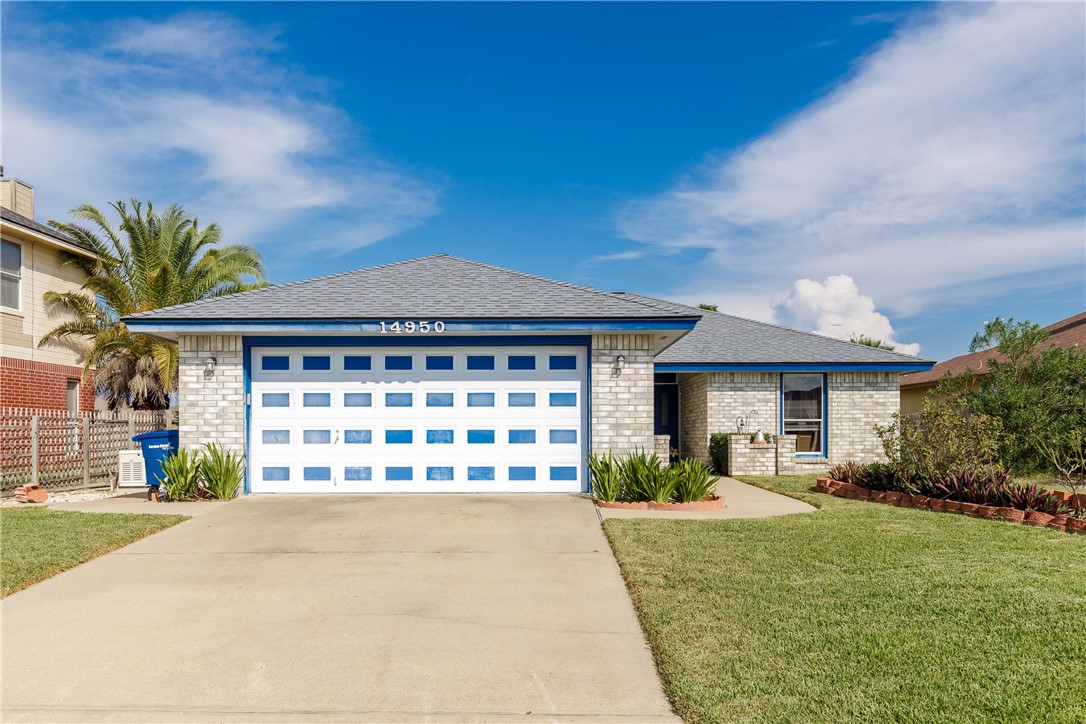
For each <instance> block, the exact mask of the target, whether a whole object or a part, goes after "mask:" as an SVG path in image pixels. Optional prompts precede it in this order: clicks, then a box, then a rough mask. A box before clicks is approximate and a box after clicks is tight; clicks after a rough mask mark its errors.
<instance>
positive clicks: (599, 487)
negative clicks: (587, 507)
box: [588, 452, 622, 503]
mask: <svg viewBox="0 0 1086 724" xmlns="http://www.w3.org/2000/svg"><path fill="white" fill-rule="evenodd" d="M588 469H589V470H590V471H591V473H592V497H593V498H595V499H596V500H602V501H604V502H607V503H613V502H615V501H616V500H618V498H619V496H620V495H622V476H621V475H620V474H619V465H618V463H617V462H616V461H615V456H614V455H612V454H611V453H610V452H608V453H607V454H606V455H590V456H589V457H588Z"/></svg>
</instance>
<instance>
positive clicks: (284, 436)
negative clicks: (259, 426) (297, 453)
mask: <svg viewBox="0 0 1086 724" xmlns="http://www.w3.org/2000/svg"><path fill="white" fill-rule="evenodd" d="M261 440H262V441H263V442H264V444H265V445H289V444H290V430H264V431H263V432H262V433H261Z"/></svg>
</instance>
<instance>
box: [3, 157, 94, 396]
mask: <svg viewBox="0 0 1086 724" xmlns="http://www.w3.org/2000/svg"><path fill="white" fill-rule="evenodd" d="M0 173H2V172H0ZM0 245H2V264H0V330H2V332H3V334H2V335H0V407H20V408H34V409H38V410H67V411H68V412H69V413H72V414H76V413H79V412H89V411H91V410H93V409H94V381H93V379H92V378H90V377H89V376H88V378H86V379H84V378H83V367H82V360H81V359H80V358H79V356H78V355H77V354H76V353H75V352H73V351H71V350H70V349H68V348H66V347H63V346H60V345H46V346H43V347H39V346H38V344H39V342H40V341H41V338H42V337H43V336H44V335H45V334H46V333H47V332H49V331H50V330H51V329H53V328H54V327H55V326H56V325H57V324H58V323H60V321H61V320H59V319H57V318H56V317H53V316H50V315H49V313H48V311H47V310H46V308H45V304H44V303H43V302H42V295H43V294H45V292H47V291H55V292H79V291H80V285H81V284H82V283H83V280H84V279H85V278H86V276H85V274H84V273H83V271H82V270H80V269H79V268H78V267H77V266H75V265H73V264H65V263H64V258H65V255H66V254H74V255H77V256H86V257H90V258H92V259H93V258H94V252H92V251H90V250H89V249H87V248H85V247H84V246H82V245H81V244H79V243H78V242H77V241H76V240H74V239H72V238H71V237H69V236H66V235H64V234H61V233H59V232H57V231H55V230H53V229H51V228H49V227H48V226H45V225H44V224H39V223H38V222H37V221H35V220H34V187H33V186H31V185H30V184H28V183H26V182H25V181H21V180H19V179H16V178H0Z"/></svg>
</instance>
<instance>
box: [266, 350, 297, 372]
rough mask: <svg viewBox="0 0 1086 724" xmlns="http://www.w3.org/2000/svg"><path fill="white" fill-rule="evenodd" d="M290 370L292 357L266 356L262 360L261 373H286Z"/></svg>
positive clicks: (282, 355)
mask: <svg viewBox="0 0 1086 724" xmlns="http://www.w3.org/2000/svg"><path fill="white" fill-rule="evenodd" d="M289 369H290V356H289V355H285V354H276V355H270V354H269V355H264V356H263V357H261V358H260V371H261V372H286V371H287V370H289Z"/></svg>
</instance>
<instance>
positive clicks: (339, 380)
mask: <svg viewBox="0 0 1086 724" xmlns="http://www.w3.org/2000/svg"><path fill="white" fill-rule="evenodd" d="M124 321H125V322H126V323H127V324H128V327H129V329H130V330H132V331H133V332H139V333H142V334H150V335H155V336H159V337H163V338H166V339H172V340H177V342H178V344H179V348H180V426H179V427H180V437H181V444H182V446H185V447H196V446H198V445H201V444H203V443H206V442H211V441H217V442H220V443H222V444H224V445H225V446H226V447H227V448H228V449H231V450H233V451H237V452H241V453H244V454H245V456H246V459H247V466H248V475H247V480H246V484H245V490H246V492H249V493H277V492H282V493H302V492H320V493H329V492H345V493H365V492H499V491H500V492H518V491H519V492H586V491H588V489H589V481H588V476H587V469H586V465H585V458H586V456H587V455H588V454H589V453H604V452H607V451H611V452H613V453H614V454H615V455H622V454H625V453H630V452H634V451H636V450H641V449H645V450H650V451H651V450H658V451H660V452H661V453H662V456H664V457H666V456H667V453H668V451H669V450H670V449H672V448H676V449H679V450H681V451H682V454H683V455H684V456H693V457H697V458H700V459H702V460H705V461H707V460H708V443H709V436H710V434H711V433H713V432H718V431H728V430H733V429H734V421H735V419H736V417H738V416H748V417H749V411H750V410H752V409H753V410H755V411H756V413H755V414H756V415H757V419H756V420H755V421H754V422H755V424H757V425H758V426H760V427H761V428H762V429H763V430H764V431H766V432H769V433H771V435H770V437H771V438H774V436H775V435H779V436H780V437H779V438H775V439H776V442H774V443H773V444H772V445H771V446H770V447H772V448H773V450H774V453H773V459H774V466H775V467H776V466H777V462H776V460H777V458H782V463H781V472H782V473H788V472H796V471H797V470H798V471H806V470H808V469H819V470H822V469H824V468H825V467H827V466H828V465H829V464H830V463H832V462H836V461H843V460H848V459H852V460H865V459H876V458H878V457H881V448H880V446H879V441H878V439H877V437H876V436H875V433H874V431H873V429H872V428H873V426H874V425H875V424H877V423H878V424H885V423H887V422H889V420H890V416H891V415H892V413H894V412H896V411H897V409H898V379H899V376H900V374H901V373H902V372H905V371H914V370H923V369H928V368H929V367H930V366H931V363H930V362H926V361H923V360H919V359H917V358H915V357H909V356H907V355H902V354H897V353H893V352H887V351H885V350H878V349H873V348H870V347H863V346H860V345H855V344H852V343H849V342H842V341H838V340H833V339H829V338H826V337H822V336H818V335H813V334H807V333H803V332H797V331H794V330H790V329H784V328H781V327H776V326H773V325H768V324H762V323H760V322H753V321H748V320H744V319H738V318H736V317H731V316H728V315H725V314H718V313H715V312H704V311H702V310H700V309H695V308H692V307H687V306H684V305H680V304H675V303H672V302H667V301H663V300H659V299H653V298H650V297H646V296H642V295H638V294H630V293H613V292H605V291H599V290H596V289H590V288H586V287H581V286H576V285H573V284H567V283H563V282H559V281H554V280H550V279H544V278H541V277H537V276H532V275H530V274H524V273H521V272H516V271H511V270H508V269H502V268H498V267H494V266H490V265H487V264H482V263H479V262H475V261H469V260H465V259H459V258H456V257H452V256H447V255H444V254H438V255H435V256H429V257H425V258H421V259H412V260H408V261H403V262H397V263H393V264H387V265H383V266H377V267H372V268H369V269H361V270H357V271H351V272H345V273H342V274H336V275H332V276H327V277H321V278H317V279H309V280H305V281H299V282H293V283H290V284H282V285H279V286H273V287H267V288H265V289H261V290H257V291H252V292H245V293H242V294H237V295H233V296H229V297H220V298H217V299H209V300H204V301H200V302H194V303H191V304H184V305H180V306H176V307H169V308H166V309H159V310H155V311H152V312H146V313H142V314H138V315H133V316H130V317H126V318H125V320H124ZM762 447H766V446H762ZM758 453H759V454H762V455H763V456H764V453H762V452H761V448H759V450H758ZM735 459H736V461H740V457H739V456H738V454H737V456H736V458H735ZM733 472H735V473H736V474H739V473H742V472H744V471H743V470H739V469H735V470H734V471H733Z"/></svg>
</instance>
